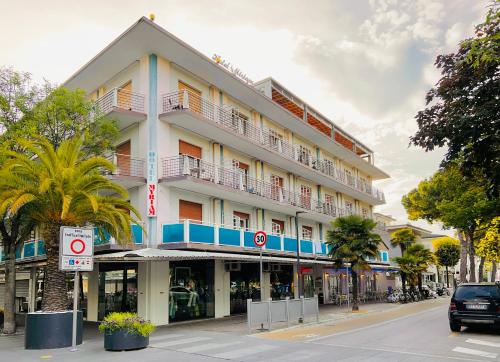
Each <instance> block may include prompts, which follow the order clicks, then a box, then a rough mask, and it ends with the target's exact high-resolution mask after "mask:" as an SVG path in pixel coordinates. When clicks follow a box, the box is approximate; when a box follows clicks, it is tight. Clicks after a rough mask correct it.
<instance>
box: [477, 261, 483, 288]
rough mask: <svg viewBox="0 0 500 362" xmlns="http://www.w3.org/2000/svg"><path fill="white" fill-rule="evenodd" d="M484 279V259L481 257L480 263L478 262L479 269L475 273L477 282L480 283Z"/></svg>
mask: <svg viewBox="0 0 500 362" xmlns="http://www.w3.org/2000/svg"><path fill="white" fill-rule="evenodd" d="M483 278H484V258H483V257H481V261H480V262H479V268H478V271H477V281H478V282H482V281H483Z"/></svg>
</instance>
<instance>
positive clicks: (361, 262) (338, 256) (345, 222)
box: [326, 215, 382, 311]
mask: <svg viewBox="0 0 500 362" xmlns="http://www.w3.org/2000/svg"><path fill="white" fill-rule="evenodd" d="M375 226H376V222H375V221H373V220H370V219H363V218H361V217H359V216H357V215H350V216H346V217H340V218H338V219H336V220H334V221H332V230H329V231H328V232H327V236H326V240H327V241H326V243H327V244H328V245H330V246H331V251H330V254H329V255H330V257H331V258H332V259H333V260H334V261H335V264H336V266H337V268H340V267H341V266H342V264H343V263H344V262H345V263H349V264H351V270H352V294H353V304H352V310H353V311H357V310H359V306H358V273H359V272H360V271H363V270H370V265H369V263H368V262H367V261H366V258H367V257H369V256H377V254H378V247H379V243H381V241H382V239H381V238H380V235H378V234H375V233H372V230H373V228H375Z"/></svg>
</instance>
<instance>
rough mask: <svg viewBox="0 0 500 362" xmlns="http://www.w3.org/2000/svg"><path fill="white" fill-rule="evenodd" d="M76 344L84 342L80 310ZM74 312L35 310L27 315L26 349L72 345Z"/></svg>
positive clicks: (79, 312)
mask: <svg viewBox="0 0 500 362" xmlns="http://www.w3.org/2000/svg"><path fill="white" fill-rule="evenodd" d="M76 326H77V328H76V329H77V333H76V344H82V330H83V313H82V312H81V311H78V318H77V324H76ZM72 331H73V312H72V311H64V312H35V313H28V314H27V315H26V328H25V334H24V348H25V349H51V348H65V347H70V346H71V342H72V341H71V340H72Z"/></svg>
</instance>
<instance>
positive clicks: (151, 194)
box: [147, 151, 158, 217]
mask: <svg viewBox="0 0 500 362" xmlns="http://www.w3.org/2000/svg"><path fill="white" fill-rule="evenodd" d="M156 167H157V162H156V152H155V151H149V152H148V189H147V195H148V204H147V208H148V217H156V216H157V209H158V182H157V180H158V178H157V173H156V172H157V171H156Z"/></svg>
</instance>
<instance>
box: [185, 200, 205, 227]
mask: <svg viewBox="0 0 500 362" xmlns="http://www.w3.org/2000/svg"><path fill="white" fill-rule="evenodd" d="M202 210H203V205H202V204H197V203H196V202H191V201H185V200H179V220H180V221H184V220H192V221H195V222H198V223H201V221H202V220H203V219H202V215H203V212H202Z"/></svg>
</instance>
